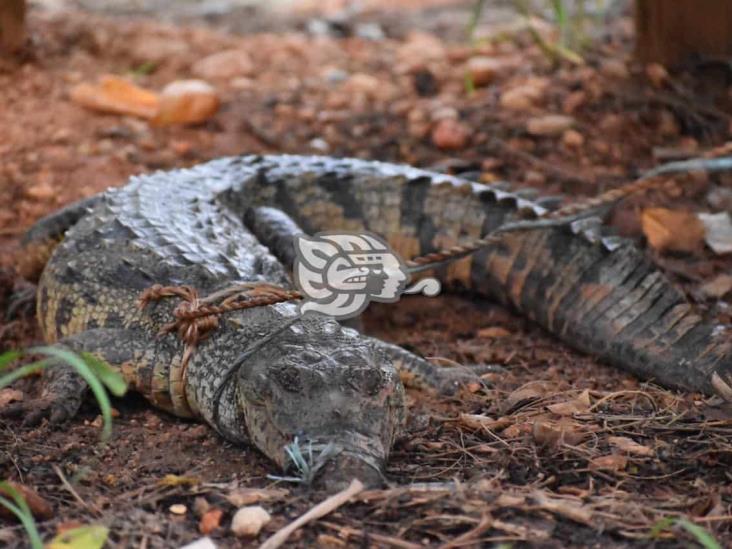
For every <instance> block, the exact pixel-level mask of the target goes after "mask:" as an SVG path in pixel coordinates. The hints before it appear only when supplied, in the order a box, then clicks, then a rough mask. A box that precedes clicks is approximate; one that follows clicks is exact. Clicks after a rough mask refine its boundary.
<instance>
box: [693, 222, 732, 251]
mask: <svg viewBox="0 0 732 549" xmlns="http://www.w3.org/2000/svg"><path fill="white" fill-rule="evenodd" d="M699 220H700V221H701V222H702V223H703V224H704V229H705V235H704V241H705V242H706V243H707V246H709V247H710V248H711V249H712V251H713V252H714V253H715V254H719V255H721V254H729V253H732V221H731V220H730V216H729V214H728V213H727V212H721V213H716V214H707V213H700V214H699Z"/></svg>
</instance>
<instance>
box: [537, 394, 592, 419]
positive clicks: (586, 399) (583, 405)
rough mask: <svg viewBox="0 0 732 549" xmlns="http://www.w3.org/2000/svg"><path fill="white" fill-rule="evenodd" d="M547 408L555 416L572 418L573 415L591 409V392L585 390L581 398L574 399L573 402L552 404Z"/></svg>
mask: <svg viewBox="0 0 732 549" xmlns="http://www.w3.org/2000/svg"><path fill="white" fill-rule="evenodd" d="M547 408H548V409H549V411H550V412H552V413H553V414H557V415H560V416H571V415H572V414H579V413H582V412H586V411H588V410H589V409H590V392H589V391H588V390H587V389H585V390H584V391H582V392H581V393H580V394H579V396H577V398H573V399H572V400H567V401H565V402H558V403H556V404H550V405H549V406H547Z"/></svg>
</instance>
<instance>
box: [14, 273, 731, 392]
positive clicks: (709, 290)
mask: <svg viewBox="0 0 732 549" xmlns="http://www.w3.org/2000/svg"><path fill="white" fill-rule="evenodd" d="M701 291H702V292H703V293H704V295H707V296H709V297H716V298H720V297H724V296H725V295H727V294H728V293H729V292H730V291H732V276H730V275H728V274H721V275H717V276H715V277H714V278H713V279H712V280H710V281H709V282H705V283H704V284H702V286H701ZM1 398H2V393H1V392H0V406H2V400H1Z"/></svg>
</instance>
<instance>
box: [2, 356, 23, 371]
mask: <svg viewBox="0 0 732 549" xmlns="http://www.w3.org/2000/svg"><path fill="white" fill-rule="evenodd" d="M21 356H23V353H21V352H20V351H7V352H5V353H3V354H1V355H0V372H2V371H3V370H4V369H5V368H7V367H8V366H10V365H11V364H12V363H13V362H15V361H16V360H18V359H19V358H20V357H21Z"/></svg>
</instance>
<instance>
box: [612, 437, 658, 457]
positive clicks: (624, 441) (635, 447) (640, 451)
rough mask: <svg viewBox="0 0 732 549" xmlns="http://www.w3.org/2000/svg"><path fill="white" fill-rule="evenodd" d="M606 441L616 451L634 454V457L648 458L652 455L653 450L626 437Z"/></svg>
mask: <svg viewBox="0 0 732 549" xmlns="http://www.w3.org/2000/svg"><path fill="white" fill-rule="evenodd" d="M607 441H608V442H609V443H610V444H612V445H613V446H615V447H616V448H617V449H618V450H622V451H623V452H628V453H629V454H634V455H636V456H644V457H650V456H653V455H654V453H655V452H654V451H653V448H649V447H648V446H643V445H642V444H638V443H637V442H636V441H634V440H633V439H630V438H628V437H608V439H607Z"/></svg>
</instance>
